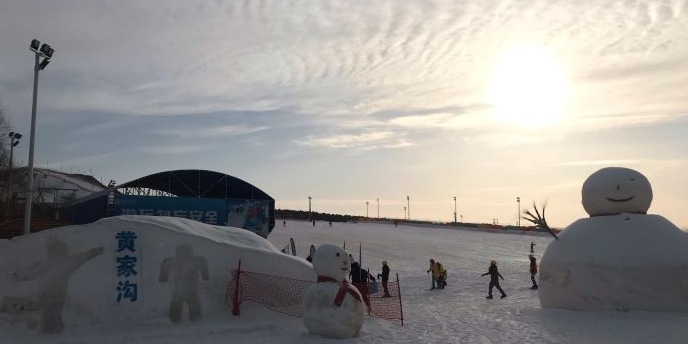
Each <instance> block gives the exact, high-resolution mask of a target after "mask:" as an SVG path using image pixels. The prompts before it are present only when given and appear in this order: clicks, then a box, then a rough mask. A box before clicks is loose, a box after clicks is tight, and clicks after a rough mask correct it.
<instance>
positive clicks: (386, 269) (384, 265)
mask: <svg viewBox="0 0 688 344" xmlns="http://www.w3.org/2000/svg"><path fill="white" fill-rule="evenodd" d="M377 278H381V279H382V289H383V290H384V291H385V294H384V295H382V297H390V295H389V289H387V282H389V265H387V261H386V260H383V261H382V273H381V274H377Z"/></svg>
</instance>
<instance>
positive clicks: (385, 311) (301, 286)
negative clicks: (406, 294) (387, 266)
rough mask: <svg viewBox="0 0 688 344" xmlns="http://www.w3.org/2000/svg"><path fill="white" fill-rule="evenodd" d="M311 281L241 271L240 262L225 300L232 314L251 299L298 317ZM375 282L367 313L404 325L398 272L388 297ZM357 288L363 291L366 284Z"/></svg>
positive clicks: (390, 286) (388, 287) (390, 284)
mask: <svg viewBox="0 0 688 344" xmlns="http://www.w3.org/2000/svg"><path fill="white" fill-rule="evenodd" d="M313 283H316V282H315V281H305V280H298V279H293V278H287V277H279V276H272V275H266V274H261V273H257V272H251V271H245V270H241V262H239V269H237V270H232V280H231V281H230V283H229V285H228V286H227V301H229V300H230V299H231V301H232V313H233V314H234V315H239V311H240V306H241V303H242V302H243V301H253V302H256V303H259V304H262V305H263V306H265V307H266V308H268V309H270V310H273V311H275V312H279V313H283V314H287V315H291V316H295V317H300V316H301V309H300V306H301V300H303V297H304V296H305V294H306V289H308V287H309V286H310V285H312V284H313ZM377 284H378V292H377V293H374V294H368V302H367V303H368V304H369V307H365V306H364V308H367V310H368V311H367V312H366V313H367V314H368V315H370V316H373V317H376V318H379V319H384V320H393V321H400V322H401V324H402V325H403V324H404V315H403V311H402V308H401V288H400V286H399V275H397V280H396V281H389V282H387V289H388V291H389V297H384V291H383V286H382V282H381V281H378V282H377ZM357 287H358V288H359V290H365V287H361V286H357Z"/></svg>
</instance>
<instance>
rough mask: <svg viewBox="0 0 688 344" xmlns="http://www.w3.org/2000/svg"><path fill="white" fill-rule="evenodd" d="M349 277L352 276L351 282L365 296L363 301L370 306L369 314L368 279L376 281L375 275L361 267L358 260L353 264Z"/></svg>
mask: <svg viewBox="0 0 688 344" xmlns="http://www.w3.org/2000/svg"><path fill="white" fill-rule="evenodd" d="M349 278H351V284H353V285H354V286H355V287H356V289H358V291H359V292H360V293H361V296H363V301H364V302H365V304H366V306H368V314H370V297H369V296H368V281H373V282H375V277H373V275H371V274H370V273H368V270H366V269H364V268H362V267H361V265H360V264H359V263H358V262H353V263H352V264H351V271H350V272H349Z"/></svg>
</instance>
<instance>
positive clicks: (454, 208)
mask: <svg viewBox="0 0 688 344" xmlns="http://www.w3.org/2000/svg"><path fill="white" fill-rule="evenodd" d="M454 223H456V196H454Z"/></svg>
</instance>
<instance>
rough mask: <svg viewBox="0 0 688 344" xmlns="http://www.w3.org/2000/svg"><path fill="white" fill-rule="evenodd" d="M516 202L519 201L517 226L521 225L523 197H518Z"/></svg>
mask: <svg viewBox="0 0 688 344" xmlns="http://www.w3.org/2000/svg"><path fill="white" fill-rule="evenodd" d="M516 203H518V213H517V214H518V225H517V227H521V197H516Z"/></svg>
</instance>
